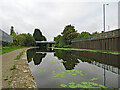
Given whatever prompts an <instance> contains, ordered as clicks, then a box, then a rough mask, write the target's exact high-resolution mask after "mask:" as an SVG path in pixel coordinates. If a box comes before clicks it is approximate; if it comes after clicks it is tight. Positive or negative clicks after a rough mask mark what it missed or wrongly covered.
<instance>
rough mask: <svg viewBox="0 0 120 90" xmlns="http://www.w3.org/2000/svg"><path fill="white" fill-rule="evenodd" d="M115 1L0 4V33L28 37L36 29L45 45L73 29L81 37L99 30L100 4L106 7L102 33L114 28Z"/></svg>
mask: <svg viewBox="0 0 120 90" xmlns="http://www.w3.org/2000/svg"><path fill="white" fill-rule="evenodd" d="M118 1H119V0H0V29H2V30H3V31H5V32H7V33H8V34H9V33H10V27H11V26H14V30H15V32H18V33H19V34H20V33H31V34H33V32H34V29H35V28H38V29H40V30H41V32H42V34H43V35H44V36H45V37H46V38H47V40H48V41H52V40H53V38H54V37H55V36H57V35H59V34H61V32H62V31H63V30H64V28H65V26H66V25H69V24H71V25H73V26H75V29H76V30H77V31H78V32H79V33H81V32H83V31H86V32H90V33H93V32H96V31H97V32H99V33H100V32H101V31H102V30H103V4H107V3H109V5H106V31H110V30H114V29H117V28H118Z"/></svg>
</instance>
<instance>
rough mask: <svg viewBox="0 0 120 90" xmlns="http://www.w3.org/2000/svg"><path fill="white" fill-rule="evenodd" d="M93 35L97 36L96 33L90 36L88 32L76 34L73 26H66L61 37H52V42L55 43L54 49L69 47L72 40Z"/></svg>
mask: <svg viewBox="0 0 120 90" xmlns="http://www.w3.org/2000/svg"><path fill="white" fill-rule="evenodd" d="M95 34H98V32H95V33H92V34H90V33H89V32H81V33H78V32H77V30H75V27H74V26H72V25H67V26H66V27H65V28H64V30H63V32H62V33H61V35H58V36H56V37H54V41H56V44H55V47H71V41H72V39H75V38H82V37H88V36H90V35H95Z"/></svg>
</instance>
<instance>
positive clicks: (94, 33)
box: [91, 31, 99, 36]
mask: <svg viewBox="0 0 120 90" xmlns="http://www.w3.org/2000/svg"><path fill="white" fill-rule="evenodd" d="M96 34H99V32H97V31H96V32H93V33H92V34H91V35H92V36H93V35H96Z"/></svg>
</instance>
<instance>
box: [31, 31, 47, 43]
mask: <svg viewBox="0 0 120 90" xmlns="http://www.w3.org/2000/svg"><path fill="white" fill-rule="evenodd" d="M33 37H34V39H35V41H47V39H46V37H45V36H43V35H42V32H41V31H40V30H39V29H35V30H34V33H33Z"/></svg>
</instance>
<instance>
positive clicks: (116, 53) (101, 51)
mask: <svg viewBox="0 0 120 90" xmlns="http://www.w3.org/2000/svg"><path fill="white" fill-rule="evenodd" d="M54 49H58V50H75V51H90V52H100V53H108V54H115V55H118V54H120V52H107V51H104V50H91V49H77V48H54Z"/></svg>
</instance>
